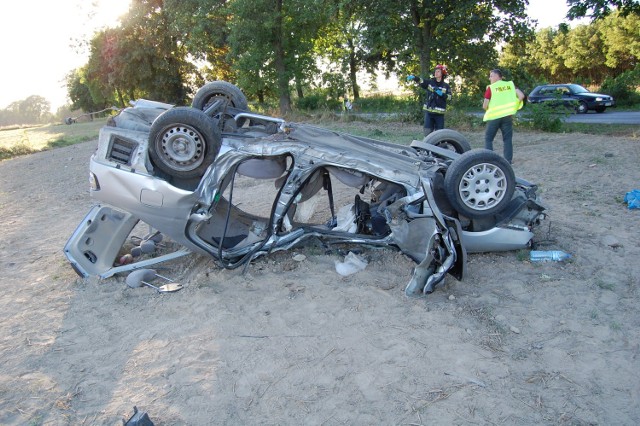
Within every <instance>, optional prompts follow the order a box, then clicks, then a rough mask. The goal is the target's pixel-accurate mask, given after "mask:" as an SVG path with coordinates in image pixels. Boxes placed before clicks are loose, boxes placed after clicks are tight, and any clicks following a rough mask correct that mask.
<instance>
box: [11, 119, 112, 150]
mask: <svg viewBox="0 0 640 426" xmlns="http://www.w3.org/2000/svg"><path fill="white" fill-rule="evenodd" d="M105 123H106V119H105V118H103V119H97V120H94V121H88V122H82V123H74V124H71V125H67V124H56V125H45V126H37V127H20V128H5V129H0V160H4V159H7V158H11V157H15V156H18V155H25V154H31V153H33V152H38V151H43V150H47V149H52V148H57V147H61V146H67V145H73V144H76V143H80V142H85V141H88V140H91V139H97V137H98V132H99V131H100V128H101V127H102V126H104V125H105Z"/></svg>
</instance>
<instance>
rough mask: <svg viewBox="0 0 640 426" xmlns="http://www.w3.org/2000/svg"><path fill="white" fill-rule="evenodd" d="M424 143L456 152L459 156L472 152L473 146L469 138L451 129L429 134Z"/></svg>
mask: <svg viewBox="0 0 640 426" xmlns="http://www.w3.org/2000/svg"><path fill="white" fill-rule="evenodd" d="M422 142H423V143H428V144H431V145H435V146H438V147H440V148H445V149H448V150H451V151H455V152H457V153H458V154H464V153H465V152H467V151H471V145H470V144H469V141H468V140H467V138H465V137H464V136H463V135H462V134H461V133H458V132H456V131H455V130H451V129H440V130H436V131H435V132H433V133H430V134H428V135H427V136H426V137H425V138H424V139H423V140H422Z"/></svg>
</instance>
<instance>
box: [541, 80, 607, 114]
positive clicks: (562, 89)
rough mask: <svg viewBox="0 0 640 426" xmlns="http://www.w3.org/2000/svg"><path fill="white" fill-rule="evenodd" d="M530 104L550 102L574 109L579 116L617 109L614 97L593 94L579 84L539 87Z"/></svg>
mask: <svg viewBox="0 0 640 426" xmlns="http://www.w3.org/2000/svg"><path fill="white" fill-rule="evenodd" d="M528 99H529V102H530V103H532V104H537V103H541V102H550V103H551V104H553V105H562V106H565V107H568V108H573V109H575V110H576V112H577V113H578V114H585V113H587V112H588V111H589V110H593V111H595V112H604V110H605V109H607V108H610V107H615V106H616V103H615V101H614V99H613V97H612V96H609V95H603V94H600V93H592V92H590V91H588V90H587V89H585V88H584V87H582V86H580V85H579V84H545V85H543V86H538V87H536V88H535V89H533V91H532V92H531V93H530V94H529V98H528Z"/></svg>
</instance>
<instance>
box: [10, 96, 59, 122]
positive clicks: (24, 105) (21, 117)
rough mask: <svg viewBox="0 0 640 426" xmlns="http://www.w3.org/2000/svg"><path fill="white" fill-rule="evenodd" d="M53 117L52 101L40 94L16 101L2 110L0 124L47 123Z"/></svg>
mask: <svg viewBox="0 0 640 426" xmlns="http://www.w3.org/2000/svg"><path fill="white" fill-rule="evenodd" d="M50 119H51V103H50V102H49V101H48V100H46V99H45V98H43V97H42V96H39V95H32V96H29V97H28V98H26V99H23V100H20V101H15V102H12V103H11V104H9V106H8V107H7V108H6V109H4V110H0V125H3V126H5V125H9V124H36V123H46V122H48V121H49V120H50Z"/></svg>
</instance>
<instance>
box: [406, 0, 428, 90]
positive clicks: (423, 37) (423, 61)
mask: <svg viewBox="0 0 640 426" xmlns="http://www.w3.org/2000/svg"><path fill="white" fill-rule="evenodd" d="M424 12H425V10H422V11H421V10H419V9H418V5H417V4H416V3H414V4H413V5H412V6H411V20H412V21H413V30H414V34H415V36H416V44H417V45H418V57H419V59H420V75H421V76H422V77H424V78H428V77H429V75H430V74H431V41H432V40H433V38H432V37H431V35H432V34H431V21H430V20H429V19H426V18H425V16H424Z"/></svg>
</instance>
